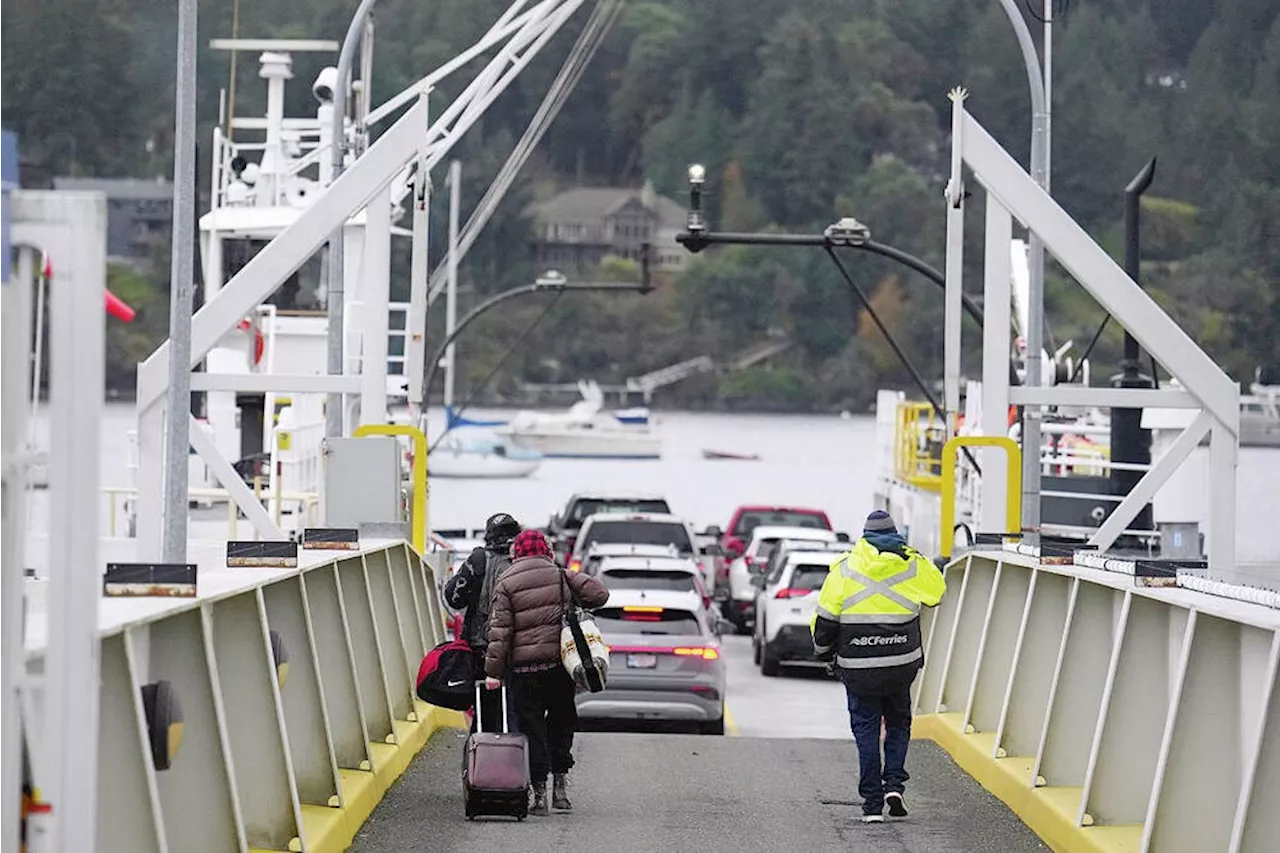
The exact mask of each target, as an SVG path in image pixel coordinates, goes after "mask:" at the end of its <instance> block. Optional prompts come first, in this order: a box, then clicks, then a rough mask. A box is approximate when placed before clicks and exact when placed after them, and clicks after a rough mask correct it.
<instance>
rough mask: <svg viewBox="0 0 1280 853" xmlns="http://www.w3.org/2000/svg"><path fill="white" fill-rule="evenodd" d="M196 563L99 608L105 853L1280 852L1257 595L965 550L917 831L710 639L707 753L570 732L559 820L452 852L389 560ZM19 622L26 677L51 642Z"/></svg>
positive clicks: (448, 771)
mask: <svg viewBox="0 0 1280 853" xmlns="http://www.w3.org/2000/svg"><path fill="white" fill-rule="evenodd" d="M112 547H114V546H111V545H110V544H108V546H107V550H108V553H107V554H106V555H105V556H107V558H108V559H111V558H112V557H113V556H114V555H113V554H112V553H111V548H112ZM191 553H192V555H193V557H194V558H195V559H197V560H198V561H199V564H200V565H201V575H200V577H201V586H200V593H201V594H200V597H199V598H198V599H154V598H153V599H110V598H107V599H104V600H103V602H102V608H101V617H100V626H99V627H100V660H101V687H100V690H101V693H100V700H101V703H100V719H99V722H98V728H99V738H98V744H99V755H98V770H97V791H98V794H97V802H98V806H97V819H96V824H95V826H94V829H93V832H94V835H95V836H96V838H97V845H96V849H97V850H99V851H103V852H104V853H106V851H130V853H138V851H193V852H194V851H200V853H203V851H227V850H253V851H260V850H277V851H285V850H291V851H332V850H343V849H347V848H349V847H350V848H352V849H355V850H359V851H380V850H449V849H471V848H474V847H475V845H477V844H479V845H481V847H482V848H486V849H517V848H518V849H533V850H538V849H563V850H574V849H598V848H599V847H600V846H601V845H606V846H608V847H610V848H615V849H619V850H666V849H683V848H698V849H707V850H729V849H733V850H738V849H744V850H805V849H811V850H833V849H855V850H857V849H867V850H912V851H915V850H920V851H926V850H927V851H950V850H1009V851H1016V850H1037V849H1045V848H1049V849H1054V850H1067V851H1075V850H1081V851H1138V850H1157V851H1174V853H1181V851H1209V850H1213V851H1264V850H1271V849H1273V847H1272V846H1271V841H1270V839H1274V837H1276V835H1277V833H1280V810H1276V809H1275V808H1274V803H1276V802H1278V801H1280V740H1278V738H1277V733H1280V697H1278V696H1277V691H1276V690H1275V680H1276V672H1277V665H1278V663H1280V610H1278V609H1277V605H1278V604H1280V602H1277V601H1274V600H1271V599H1269V598H1267V597H1266V595H1265V594H1263V593H1256V594H1255V593H1249V594H1246V592H1247V591H1243V590H1240V589H1239V588H1228V587H1226V585H1222V584H1217V585H1215V584H1214V583H1213V582H1212V581H1199V582H1197V583H1198V586H1199V588H1196V589H1192V588H1175V589H1154V588H1149V587H1143V586H1138V585H1136V584H1135V582H1134V578H1133V577H1132V576H1131V575H1127V574H1125V573H1124V572H1123V567H1120V568H1114V567H1113V568H1112V569H1108V568H1087V567H1083V566H1074V565H1053V564H1049V563H1043V562H1041V561H1039V560H1038V559H1035V558H1032V557H1028V556H1023V555H1020V554H1015V553H1009V552H1001V551H992V552H972V553H969V554H966V555H962V556H961V557H959V558H957V559H956V560H954V561H953V562H952V563H951V564H950V566H949V567H948V568H947V572H946V574H947V582H948V591H947V595H946V596H945V597H944V599H943V601H942V604H941V605H940V606H939V607H938V608H936V609H935V610H934V611H931V612H930V615H929V620H928V622H927V624H926V625H925V626H924V628H925V636H926V638H927V640H926V643H927V646H926V664H925V668H924V671H923V673H922V675H921V677H920V678H919V679H918V680H917V685H916V687H917V691H916V692H917V695H916V711H917V716H916V721H915V730H914V736H915V738H916V740H915V742H914V743H913V746H912V751H911V754H910V757H909V763H908V767H909V770H910V772H911V774H912V779H911V782H910V783H909V804H910V806H911V808H912V814H911V816H910V817H909V818H907V819H905V820H903V821H898V822H892V823H888V824H886V825H884V826H864V825H862V824H861V823H860V822H859V821H858V819H857V818H858V814H859V809H858V805H857V803H858V799H857V795H856V759H855V753H854V750H853V747H852V745H851V743H850V742H849V738H848V737H847V736H846V735H845V733H844V732H845V728H844V726H845V717H844V709H843V697H842V695H841V691H840V688H839V686H838V684H836V683H833V682H831V681H827V680H825V679H822V678H815V677H803V676H791V677H784V678H769V679H766V678H763V677H762V676H760V675H759V673H758V672H757V671H756V670H755V668H754V667H753V665H752V664H751V662H750V647H749V644H748V643H746V642H744V640H743V638H738V637H727V638H726V660H727V663H728V665H729V667H730V683H729V688H728V693H727V701H728V707H729V710H730V714H731V715H732V720H731V721H730V724H729V726H728V729H729V734H728V735H727V736H725V737H714V736H697V735H692V734H684V733H672V732H665V731H643V732H617V731H603V732H598V731H592V732H587V733H584V734H582V735H581V736H580V739H579V742H578V748H577V756H578V760H579V767H578V769H577V770H575V773H574V776H575V779H576V785H575V787H574V788H573V789H572V794H573V797H574V799H575V803H576V808H575V810H574V812H573V813H572V814H571V815H560V816H552V817H549V818H530V819H529V820H526V821H525V822H524V823H522V824H518V825H517V824H515V823H514V822H511V823H501V822H493V821H485V822H477V823H475V824H468V823H467V822H466V821H465V820H464V819H463V815H462V803H461V793H460V780H459V771H460V764H461V755H460V751H459V750H460V744H461V739H460V737H461V735H460V732H459V729H458V727H460V726H461V724H462V722H463V721H462V718H461V716H460V715H459V714H457V713H455V712H447V711H442V710H440V709H436V708H432V707H430V706H428V705H425V704H424V703H421V702H420V701H418V700H417V699H416V698H415V697H414V696H413V684H414V674H415V672H416V669H417V665H418V662H419V661H420V660H421V657H422V655H423V653H424V652H425V651H426V650H427V649H429V648H430V647H431V646H433V645H435V644H436V643H438V642H440V641H441V640H442V639H443V637H444V614H443V611H442V610H441V605H440V598H439V593H438V579H437V577H436V574H435V572H434V570H433V569H432V567H431V565H430V564H429V562H428V561H427V560H425V559H423V558H422V557H421V556H420V555H418V554H417V553H415V552H414V550H413V549H412V548H411V547H410V546H409V545H407V544H406V543H404V542H399V541H366V542H364V543H362V546H361V550H359V551H352V552H332V551H330V552H324V551H303V552H301V554H300V558H299V559H300V565H299V567H298V568H296V569H295V568H291V569H230V568H226V567H225V565H224V564H223V563H224V559H223V558H224V553H223V548H222V547H220V546H219V545H197V544H194V543H193V545H192V548H191ZM443 556H446V557H447V555H443ZM430 559H431V560H432V561H437V556H436V555H431V557H430ZM33 594H38V593H35V592H33ZM1250 595H1252V598H1253V600H1252V601H1243V600H1238V599H1241V598H1247V597H1250ZM31 612H32V613H33V614H34V613H39V612H41V611H40V610H39V608H36V607H33V608H32V611H31ZM31 618H32V620H33V621H30V622H29V625H28V648H27V670H28V672H33V673H35V672H39V671H40V669H41V667H42V658H43V649H44V644H45V638H46V633H47V632H46V630H45V626H44V625H43V624H41V623H40V622H39V620H38V619H37V618H36V617H31ZM157 695H159V696H161V697H163V699H164V701H160V702H157V701H155V697H156V696H157ZM46 710H47V709H42V708H31V709H29V718H30V719H33V720H39V719H41V718H42V716H43V714H44V713H45V711H46ZM170 723H180V724H181V727H180V731H181V738H180V740H181V743H180V748H177V749H175V747H177V746H178V743H177V740H175V739H174V738H173V737H172V735H173V734H174V733H175V732H176V731H177V730H175V729H172V728H171V727H170V726H169V724H170ZM46 735H52V733H46ZM379 803H381V805H379Z"/></svg>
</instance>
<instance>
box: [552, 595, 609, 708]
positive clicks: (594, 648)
mask: <svg viewBox="0 0 1280 853" xmlns="http://www.w3.org/2000/svg"><path fill="white" fill-rule="evenodd" d="M560 587H561V592H562V593H565V592H568V584H567V583H566V582H565V578H564V577H563V575H562V576H561V578H560ZM561 606H562V608H563V610H564V627H563V628H561V629H560V660H561V661H563V663H564V668H565V669H566V670H568V672H569V676H570V677H571V678H573V681H574V683H575V684H577V685H578V686H580V687H585V688H586V689H587V690H588V691H589V692H591V693H599V692H600V691H602V690H604V688H605V685H606V684H607V683H608V680H609V647H608V646H607V645H605V642H604V637H603V636H602V635H601V634H600V629H599V628H598V627H596V623H595V620H594V619H592V618H591V617H590V616H587V615H586V614H584V613H582V612H581V611H580V610H579V608H578V607H577V605H576V604H574V603H573V601H572V595H568V596H565V595H562V596H561Z"/></svg>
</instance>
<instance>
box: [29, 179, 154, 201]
mask: <svg viewBox="0 0 1280 853" xmlns="http://www.w3.org/2000/svg"><path fill="white" fill-rule="evenodd" d="M53 188H54V189H55V190H69V191H71V192H100V193H103V194H104V195H106V197H107V198H111V199H166V200H170V201H172V200H173V185H172V184H170V183H168V182H167V181H148V180H143V179H141V178H54V179H53Z"/></svg>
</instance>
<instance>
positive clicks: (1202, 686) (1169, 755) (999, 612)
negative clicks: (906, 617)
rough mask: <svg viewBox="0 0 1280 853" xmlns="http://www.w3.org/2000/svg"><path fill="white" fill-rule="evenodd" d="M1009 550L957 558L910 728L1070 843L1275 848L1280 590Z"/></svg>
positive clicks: (1061, 845)
mask: <svg viewBox="0 0 1280 853" xmlns="http://www.w3.org/2000/svg"><path fill="white" fill-rule="evenodd" d="M1011 547H1012V548H1015V549H1017V548H1020V547H1021V546H1006V548H1005V549H1004V550H996V551H972V552H970V553H968V554H966V555H965V556H963V557H960V558H958V559H957V560H955V561H953V562H952V563H951V564H950V565H948V566H947V568H946V580H947V592H946V594H945V595H944V596H943V599H942V603H941V604H940V605H939V606H938V607H937V608H936V609H933V610H930V611H929V613H928V615H927V616H926V618H925V619H924V624H923V625H922V632H923V634H924V637H925V664H924V669H923V671H922V672H921V676H920V678H919V679H918V681H917V683H916V690H915V710H916V711H917V713H918V716H916V718H915V723H914V724H913V733H916V734H918V735H923V736H925V737H928V738H931V739H933V740H935V741H937V742H938V743H939V744H940V745H942V746H943V747H944V748H945V749H947V751H948V752H950V753H951V755H952V756H953V757H954V758H955V759H956V761H957V763H959V764H960V766H961V767H962V768H963V769H964V770H966V771H967V772H968V773H969V774H970V775H972V776H973V777H974V778H976V779H977V780H978V781H979V782H981V783H983V784H984V785H985V786H986V787H988V789H990V790H992V791H994V792H996V794H997V796H999V797H1001V799H1004V800H1005V801H1006V802H1007V803H1008V804H1009V805H1010V806H1011V807H1012V808H1013V809H1014V811H1015V812H1017V813H1018V814H1019V816H1020V817H1022V818H1023V820H1024V821H1026V822H1027V824H1028V825H1029V826H1030V827H1031V828H1032V829H1033V830H1035V831H1036V832H1037V833H1039V834H1040V835H1041V837H1043V838H1045V839H1046V840H1049V839H1052V843H1053V844H1054V847H1055V848H1057V849H1064V850H1074V849H1101V848H1102V847H1108V848H1112V847H1114V848H1116V849H1119V848H1121V847H1123V848H1124V849H1129V850H1133V851H1135V853H1137V851H1141V852H1142V853H1145V851H1147V850H1158V851H1162V853H1182V851H1187V853H1191V851H1195V853H1199V851H1206V850H1215V851H1217V850H1220V851H1223V853H1251V851H1259V853H1261V851H1264V850H1271V849H1273V847H1274V841H1275V839H1276V837H1277V836H1280V810H1277V809H1276V808H1274V796H1273V795H1274V792H1275V787H1274V786H1275V784H1276V780H1280V690H1277V689H1276V687H1277V685H1276V681H1277V676H1278V675H1280V595H1277V594H1275V593H1274V592H1270V591H1266V590H1256V589H1251V588H1248V587H1243V586H1239V585H1234V584H1226V583H1222V582H1218V581H1213V580H1209V579H1206V578H1205V577H1204V576H1203V571H1201V572H1199V573H1197V572H1182V571H1179V572H1178V574H1177V575H1176V577H1174V578H1170V579H1169V581H1171V582H1176V585H1177V587H1178V588H1176V589H1166V588H1158V587H1152V586H1144V585H1142V584H1140V583H1138V582H1137V581H1136V580H1135V577H1134V575H1133V572H1134V571H1135V568H1134V564H1133V563H1132V561H1125V560H1115V559H1108V558H1106V557H1105V556H1104V555H1097V554H1077V555H1076V557H1075V565H1053V564H1049V563H1043V562H1040V561H1039V560H1037V559H1036V558H1035V557H1032V556H1028V555H1024V554H1021V553H1011V552H1010V548H1011Z"/></svg>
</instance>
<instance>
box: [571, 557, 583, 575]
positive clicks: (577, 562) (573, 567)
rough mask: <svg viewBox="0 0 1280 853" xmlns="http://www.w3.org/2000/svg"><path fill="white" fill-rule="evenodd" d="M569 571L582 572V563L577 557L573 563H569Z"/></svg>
mask: <svg viewBox="0 0 1280 853" xmlns="http://www.w3.org/2000/svg"><path fill="white" fill-rule="evenodd" d="M569 571H571V572H580V571H582V561H581V560H579V559H578V558H577V557H574V558H573V561H572V562H570V563H569Z"/></svg>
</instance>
